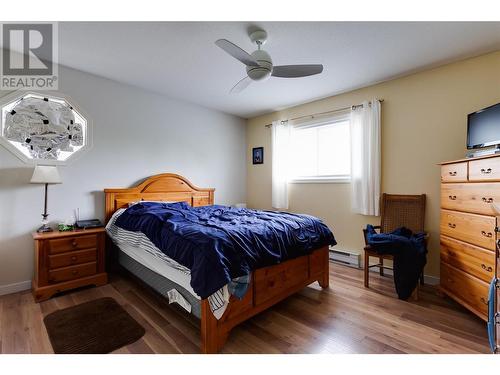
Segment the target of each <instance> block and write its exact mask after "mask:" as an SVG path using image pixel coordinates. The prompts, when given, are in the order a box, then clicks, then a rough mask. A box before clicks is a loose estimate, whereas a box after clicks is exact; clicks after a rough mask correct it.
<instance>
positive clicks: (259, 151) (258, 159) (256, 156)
mask: <svg viewBox="0 0 500 375" xmlns="http://www.w3.org/2000/svg"><path fill="white" fill-rule="evenodd" d="M252 161H253V164H264V147H254V148H253V149H252Z"/></svg>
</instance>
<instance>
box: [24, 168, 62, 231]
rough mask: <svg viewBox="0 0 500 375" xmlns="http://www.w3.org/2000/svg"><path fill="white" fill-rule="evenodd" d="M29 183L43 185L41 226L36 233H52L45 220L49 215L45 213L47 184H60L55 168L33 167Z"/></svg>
mask: <svg viewBox="0 0 500 375" xmlns="http://www.w3.org/2000/svg"><path fill="white" fill-rule="evenodd" d="M30 183H31V184H45V204H44V211H43V214H42V226H41V227H40V228H38V229H37V232H52V228H51V227H50V226H49V221H48V220H47V218H48V216H49V214H48V213H47V190H48V186H49V184H60V183H62V181H61V177H60V176H59V171H58V170H57V167H55V166H49V165H37V166H35V170H34V171H33V176H32V177H31V181H30Z"/></svg>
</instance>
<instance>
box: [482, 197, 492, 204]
mask: <svg viewBox="0 0 500 375" xmlns="http://www.w3.org/2000/svg"><path fill="white" fill-rule="evenodd" d="M481 199H482V201H483V202H484V203H493V198H485V197H482V198H481Z"/></svg>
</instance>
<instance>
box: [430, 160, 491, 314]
mask: <svg viewBox="0 0 500 375" xmlns="http://www.w3.org/2000/svg"><path fill="white" fill-rule="evenodd" d="M494 203H498V204H500V156H495V157H485V158H479V159H470V160H460V161H456V162H445V163H442V164H441V221H440V243H441V290H442V291H443V293H445V294H446V295H448V296H450V297H451V298H453V299H454V300H456V301H457V302H459V303H460V304H462V305H463V306H465V307H466V308H467V309H469V310H470V311H472V312H473V313H475V314H476V315H478V316H479V317H481V318H482V319H484V320H487V319H488V288H489V283H490V281H491V279H492V278H493V277H494V276H495V274H496V271H497V259H498V249H497V243H498V242H497V241H498V239H499V238H500V236H499V235H498V226H499V225H500V223H499V219H500V218H498V217H497V215H498V214H497V213H496V211H495V210H494V209H493V204H494Z"/></svg>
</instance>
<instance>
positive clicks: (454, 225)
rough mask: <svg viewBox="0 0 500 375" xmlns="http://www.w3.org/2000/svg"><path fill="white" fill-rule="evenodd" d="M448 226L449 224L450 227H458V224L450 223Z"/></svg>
mask: <svg viewBox="0 0 500 375" xmlns="http://www.w3.org/2000/svg"><path fill="white" fill-rule="evenodd" d="M448 226H449V227H450V228H456V227H457V224H453V223H448Z"/></svg>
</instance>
